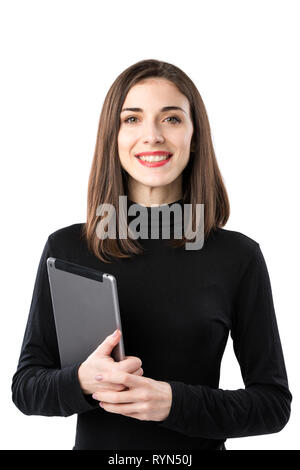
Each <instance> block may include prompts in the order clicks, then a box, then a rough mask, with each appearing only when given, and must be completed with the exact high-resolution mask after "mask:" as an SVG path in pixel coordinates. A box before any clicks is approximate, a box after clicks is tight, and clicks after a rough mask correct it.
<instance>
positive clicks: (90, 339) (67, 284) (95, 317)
mask: <svg viewBox="0 0 300 470" xmlns="http://www.w3.org/2000/svg"><path fill="white" fill-rule="evenodd" d="M47 271H48V278H49V285H50V292H51V298H52V306H53V314H54V320H55V328H56V335H57V341H58V348H59V355H60V362H61V367H62V368H63V367H68V366H71V365H75V364H76V363H79V362H83V361H85V360H86V359H87V357H88V356H89V355H90V354H91V353H92V352H93V351H94V350H95V349H96V348H97V347H98V346H99V344H100V343H102V342H103V341H104V339H105V338H106V337H107V336H108V335H111V334H112V333H113V332H114V331H115V330H116V329H117V328H119V329H120V330H121V332H122V327H121V317H120V310H119V300H118V291H117V281H116V278H115V277H114V276H113V275H112V274H108V273H103V272H101V271H98V270H96V269H91V268H88V267H86V266H81V265H78V264H75V263H71V262H69V261H65V260H62V259H58V258H48V259H47ZM111 356H112V358H113V359H114V360H115V361H121V360H123V359H125V351H124V344H123V335H122V336H121V339H120V341H119V343H118V344H117V346H115V348H114V349H113V351H112V354H111Z"/></svg>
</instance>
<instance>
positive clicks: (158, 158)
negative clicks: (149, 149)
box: [136, 155, 172, 167]
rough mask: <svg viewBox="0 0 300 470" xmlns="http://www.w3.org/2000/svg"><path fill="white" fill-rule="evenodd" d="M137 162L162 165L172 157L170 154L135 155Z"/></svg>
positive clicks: (147, 164)
mask: <svg viewBox="0 0 300 470" xmlns="http://www.w3.org/2000/svg"><path fill="white" fill-rule="evenodd" d="M136 158H137V159H138V160H139V162H140V163H141V164H142V165H144V166H148V167H157V166H162V165H165V164H166V163H168V161H169V160H170V159H171V158H172V155H167V156H163V155H149V156H137V157H136Z"/></svg>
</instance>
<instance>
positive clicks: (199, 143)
mask: <svg viewBox="0 0 300 470" xmlns="http://www.w3.org/2000/svg"><path fill="white" fill-rule="evenodd" d="M154 152H155V156H158V157H159V158H151V157H150V158H148V159H147V155H148V156H149V154H150V155H152V156H153V154H154ZM145 153H146V157H145ZM138 154H139V155H138ZM141 154H144V156H143V155H141ZM163 158H165V160H164V161H162V159H163ZM147 160H148V161H147ZM153 160H160V161H159V162H158V161H155V162H153ZM119 196H126V197H127V209H128V215H127V222H128V224H129V222H132V221H133V220H134V217H133V215H132V212H130V209H132V208H133V207H135V208H136V207H137V208H138V209H140V211H141V212H143V211H144V212H145V211H146V216H147V218H148V220H147V218H146V220H145V218H144V219H142V220H143V221H142V223H141V224H140V225H141V227H140V229H145V226H144V225H147V223H148V226H147V227H146V228H147V230H148V235H149V233H150V228H151V229H152V228H155V227H153V225H152V226H151V224H153V222H152V220H153V219H152V216H153V214H154V213H157V211H160V209H162V208H164V209H167V210H171V209H172V207H173V206H174V204H173V203H176V204H175V206H178V205H179V206H180V207H181V208H182V209H184V207H185V206H184V204H191V205H192V207H193V208H194V209H195V208H196V204H204V209H205V210H204V214H205V216H204V229H203V235H204V243H203V246H202V247H201V248H200V249H186V248H187V247H186V243H187V240H193V238H191V237H187V236H186V232H185V233H184V234H183V235H182V237H181V238H177V236H176V237H175V236H174V234H175V225H176V224H177V228H178V223H177V222H178V220H177V222H176V224H175V222H174V220H175V216H174V217H173V218H172V217H171V218H169V221H167V219H166V217H165V216H164V217H163V220H161V219H159V224H158V228H159V236H158V238H151V237H149V238H148V239H147V238H146V237H139V238H138V239H136V238H134V237H132V238H131V237H129V236H128V237H127V238H123V237H120V236H117V237H116V238H112V237H108V236H107V237H106V238H105V235H104V231H103V230H102V232H101V229H99V223H100V222H101V221H103V218H101V217H99V205H100V204H102V203H109V204H111V205H113V206H114V207H115V209H116V220H117V221H120V220H121V218H122V217H123V215H124V212H122V211H121V210H120V207H119ZM102 215H103V214H102ZM228 217H229V202H228V197H227V193H226V189H225V186H224V183H223V181H222V177H221V174H220V171H219V168H218V165H217V162H216V158H215V154H214V150H213V145H212V140H211V134H210V126H209V122H208V118H207V114H206V110H205V107H204V104H203V102H202V99H201V97H200V94H199V92H198V90H197V88H196V87H195V85H194V84H193V82H192V81H191V80H190V79H189V77H188V76H187V75H186V74H185V73H184V72H183V71H181V70H180V69H179V68H177V67H175V66H174V65H171V64H168V63H165V62H161V61H157V60H144V61H140V62H138V63H136V64H134V65H132V66H131V67H129V68H128V69H126V70H125V71H124V72H123V73H122V74H121V75H120V76H119V77H118V78H117V79H116V80H115V82H114V83H113V85H112V86H111V88H110V90H109V92H108V94H107V96H106V99H105V102H104V105H103V109H102V113H101V116H100V122H99V129H98V135H97V142H96V148H95V155H94V160H93V163H92V168H91V173H90V178H89V186H88V205H87V221H86V223H78V224H74V225H71V226H68V227H64V228H61V229H59V230H57V231H56V232H54V233H52V234H51V235H50V236H49V237H48V239H47V242H46V245H45V247H44V251H43V253H42V257H41V261H40V264H39V267H38V273H37V278H36V282H35V286H34V292H33V299H32V303H31V307H30V313H29V319H28V323H27V327H26V331H25V336H24V341H23V345H22V350H21V355H20V360H19V364H18V368H17V371H16V373H15V375H14V377H13V383H12V392H13V401H14V403H15V404H16V406H17V407H18V408H19V409H20V410H21V411H22V412H23V413H25V414H28V415H31V414H38V415H44V416H69V415H72V414H74V413H77V414H78V418H77V432H76V442H75V446H74V449H114V450H121V449H177V450H178V449H225V446H224V442H225V440H226V439H227V438H233V437H244V436H253V435H259V434H267V433H274V432H278V431H280V430H281V429H282V428H283V427H284V426H285V425H286V423H287V422H288V420H289V416H290V405H291V401H292V395H291V393H290V391H289V387H288V380H287V375H286V369H285V363H284V357H283V353H282V348H281V343H280V338H279V333H278V328H277V323H276V317H275V312H274V306H273V300H272V292H271V286H270V280H269V276H268V271H267V267H266V264H265V260H264V257H263V255H262V252H261V250H260V246H259V244H258V243H257V242H256V241H254V240H252V239H251V238H249V237H247V236H246V235H243V234H242V233H239V232H235V231H229V230H225V229H224V228H222V227H223V226H224V225H225V224H226V222H227V220H228ZM179 225H181V227H183V219H180V221H179ZM117 226H118V224H117ZM166 226H167V228H169V229H170V237H169V238H170V240H166V239H165V238H166V237H165V236H163V234H162V232H163V231H164V230H165V228H166ZM196 227H198V225H197V224H196ZM156 228H157V226H156ZM193 228H195V210H193ZM194 233H195V232H194ZM99 234H100V235H101V236H99ZM49 256H53V257H57V258H62V259H65V260H69V261H72V262H75V263H77V264H81V265H84V266H88V267H91V268H96V269H99V270H100V271H104V272H108V273H111V274H113V275H114V276H115V277H116V279H117V285H118V294H119V303H120V311H121V321H122V334H123V340H124V346H125V351H126V354H130V356H126V358H125V360H124V361H121V362H115V361H114V360H113V359H112V357H111V352H112V349H113V348H114V347H115V346H116V345H117V343H118V341H119V340H120V336H121V332H120V331H119V330H117V331H116V333H115V335H110V336H108V337H107V338H106V340H105V341H104V342H103V343H102V344H101V345H99V347H98V348H97V349H96V351H94V352H93V353H92V354H91V355H90V356H89V357H88V358H87V359H86V360H85V361H84V362H83V363H82V364H80V365H76V366H72V367H69V368H63V369H60V361H59V354H58V347H57V340H56V333H55V325H54V321H53V311H52V304H51V297H50V291H49V283H48V277H47V271H46V260H47V258H48V257H49ZM229 332H230V335H231V337H232V340H233V346H234V351H235V354H236V357H237V360H238V362H239V365H240V368H241V373H242V377H243V380H244V383H245V389H239V390H222V389H220V388H218V385H219V374H220V364H221V359H222V355H223V352H224V349H225V346H226V342H227V339H228V335H229ZM141 366H143V368H142V367H141Z"/></svg>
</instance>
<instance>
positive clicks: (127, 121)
mask: <svg viewBox="0 0 300 470" xmlns="http://www.w3.org/2000/svg"><path fill="white" fill-rule="evenodd" d="M130 119H136V117H135V116H129V117H128V118H126V119H124V122H125V123H126V124H133V123H134V122H135V121H130ZM166 119H175V121H174V120H173V121H171V122H172V123H174V124H177V123H180V122H181V119H179V118H178V117H177V116H169V117H167V118H166ZM169 122H170V121H169Z"/></svg>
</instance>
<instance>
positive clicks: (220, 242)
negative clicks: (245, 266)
mask: <svg viewBox="0 0 300 470" xmlns="http://www.w3.org/2000/svg"><path fill="white" fill-rule="evenodd" d="M212 238H213V240H214V247H215V248H219V250H220V251H222V252H224V253H227V254H228V255H230V256H232V257H233V258H237V259H240V260H244V261H247V260H249V259H250V258H252V257H253V256H254V255H257V254H258V253H259V252H260V245H259V242H258V241H257V240H254V239H253V238H251V237H250V236H249V235H246V234H244V233H242V232H238V231H235V230H228V229H224V228H220V227H218V228H217V230H216V231H215V232H214V235H213V237H212Z"/></svg>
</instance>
